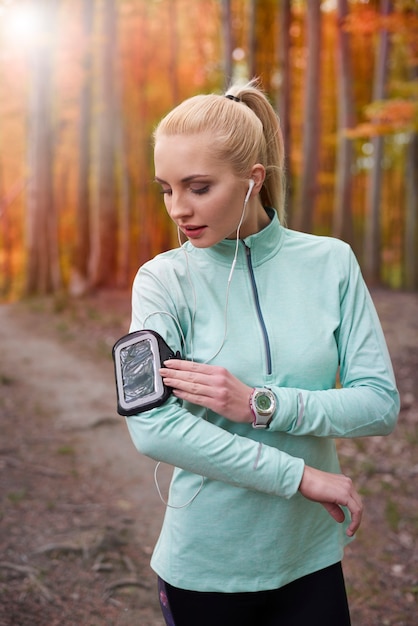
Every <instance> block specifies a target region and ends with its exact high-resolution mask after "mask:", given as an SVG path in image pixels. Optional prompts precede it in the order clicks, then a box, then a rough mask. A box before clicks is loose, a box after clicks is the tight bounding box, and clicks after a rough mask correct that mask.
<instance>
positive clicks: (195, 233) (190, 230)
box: [181, 225, 206, 239]
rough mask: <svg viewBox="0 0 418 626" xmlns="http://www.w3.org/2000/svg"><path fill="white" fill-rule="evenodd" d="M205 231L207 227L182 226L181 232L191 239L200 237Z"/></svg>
mask: <svg viewBox="0 0 418 626" xmlns="http://www.w3.org/2000/svg"><path fill="white" fill-rule="evenodd" d="M205 229H206V226H191V225H190V226H181V230H182V231H183V232H184V234H185V235H186V237H188V238H189V239H196V238H197V237H200V236H201V235H202V233H203V232H204V230H205Z"/></svg>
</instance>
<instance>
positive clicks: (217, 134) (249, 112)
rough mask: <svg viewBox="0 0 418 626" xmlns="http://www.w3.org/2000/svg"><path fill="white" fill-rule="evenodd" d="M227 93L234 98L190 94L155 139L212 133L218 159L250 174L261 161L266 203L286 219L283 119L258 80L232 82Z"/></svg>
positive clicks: (244, 174)
mask: <svg viewBox="0 0 418 626" xmlns="http://www.w3.org/2000/svg"><path fill="white" fill-rule="evenodd" d="M227 96H233V98H229V97H225V95H219V94H207V95H198V96H193V97H191V98H188V99H187V100H185V101H184V102H182V103H181V104H179V105H178V106H177V107H175V108H174V109H173V110H172V111H170V113H168V114H167V115H166V116H165V117H164V118H163V119H162V120H161V122H160V123H159V124H158V126H157V128H156V129H155V132H154V141H156V140H157V139H158V136H159V135H192V134H197V133H202V132H209V133H210V134H211V135H212V136H213V137H214V139H216V140H215V141H213V143H212V144H211V150H212V152H214V153H215V157H216V158H218V159H220V160H224V161H226V162H228V163H230V164H231V166H232V168H233V170H234V172H235V173H236V175H237V176H239V177H242V178H249V173H250V171H251V168H252V166H253V165H255V164H256V163H261V164H262V165H263V166H264V168H265V170H266V179H265V181H264V184H263V187H262V189H261V191H260V198H261V202H262V204H263V206H271V207H274V208H276V210H277V212H278V216H279V220H280V222H281V223H284V221H285V210H284V198H285V173H284V147H283V135H282V131H281V128H280V122H279V118H278V116H277V115H276V113H275V111H274V109H273V107H272V106H271V104H270V102H269V101H268V100H267V97H266V96H265V94H264V93H263V91H262V90H261V89H260V88H259V87H258V85H257V82H256V81H251V82H249V83H247V84H246V85H244V86H242V85H231V87H230V88H229V89H228V90H227ZM236 100H238V101H236Z"/></svg>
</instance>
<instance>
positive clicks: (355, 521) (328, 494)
mask: <svg viewBox="0 0 418 626" xmlns="http://www.w3.org/2000/svg"><path fill="white" fill-rule="evenodd" d="M299 491H300V492H301V494H302V495H303V496H305V498H307V499H308V500H312V501H313V502H319V504H322V506H323V507H325V508H326V510H327V511H328V513H329V514H330V515H331V516H332V517H333V518H334V519H335V520H336V521H337V522H339V523H341V522H343V521H344V519H345V515H344V511H343V510H342V508H341V506H346V507H347V508H348V510H349V511H350V514H351V523H350V525H349V526H348V528H347V535H348V536H349V537H352V536H353V535H354V533H355V532H356V531H357V530H358V528H359V526H360V523H361V517H362V514H363V503H362V501H361V498H360V496H359V494H358V493H357V491H356V489H355V488H354V485H353V482H352V480H351V478H348V476H344V475H343V474H331V473H330V472H323V471H322V470H318V469H315V468H314V467H310V466H308V465H306V466H305V470H304V472H303V476H302V480H301V482H300V485H299Z"/></svg>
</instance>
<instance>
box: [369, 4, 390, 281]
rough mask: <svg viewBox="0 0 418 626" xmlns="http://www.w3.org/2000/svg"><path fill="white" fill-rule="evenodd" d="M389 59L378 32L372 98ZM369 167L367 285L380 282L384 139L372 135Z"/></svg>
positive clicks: (380, 94)
mask: <svg viewBox="0 0 418 626" xmlns="http://www.w3.org/2000/svg"><path fill="white" fill-rule="evenodd" d="M391 10H392V3H391V0H381V3H380V12H381V15H382V16H386V15H388V14H389V13H390V12H391ZM388 59H389V33H388V31H387V30H386V29H385V30H382V31H381V33H380V39H379V47H378V51H377V58H376V66H375V75H374V83H373V100H383V99H384V98H385V94H386V72H387V67H388ZM372 145H373V167H372V170H371V173H370V177H369V181H368V189H367V198H366V233H365V246H364V267H365V277H366V280H367V281H368V283H369V284H370V285H375V284H378V283H379V282H380V246H381V237H380V219H379V218H380V198H381V187H382V157H383V145H384V138H383V137H382V136H381V135H380V136H379V135H378V136H376V137H373V138H372Z"/></svg>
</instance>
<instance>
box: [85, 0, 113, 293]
mask: <svg viewBox="0 0 418 626" xmlns="http://www.w3.org/2000/svg"><path fill="white" fill-rule="evenodd" d="M99 8H100V9H101V15H100V16H99V17H100V18H101V33H102V38H101V44H100V45H101V49H100V55H99V64H98V65H99V66H98V76H97V83H98V89H97V91H98V104H97V130H96V150H95V193H94V203H93V207H92V208H93V210H92V221H91V229H92V230H91V257H90V271H89V275H90V284H91V286H93V287H102V286H114V285H115V284H116V257H117V254H116V251H117V211H116V194H115V103H114V87H115V82H114V59H115V51H116V10H115V0H101V2H99Z"/></svg>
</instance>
